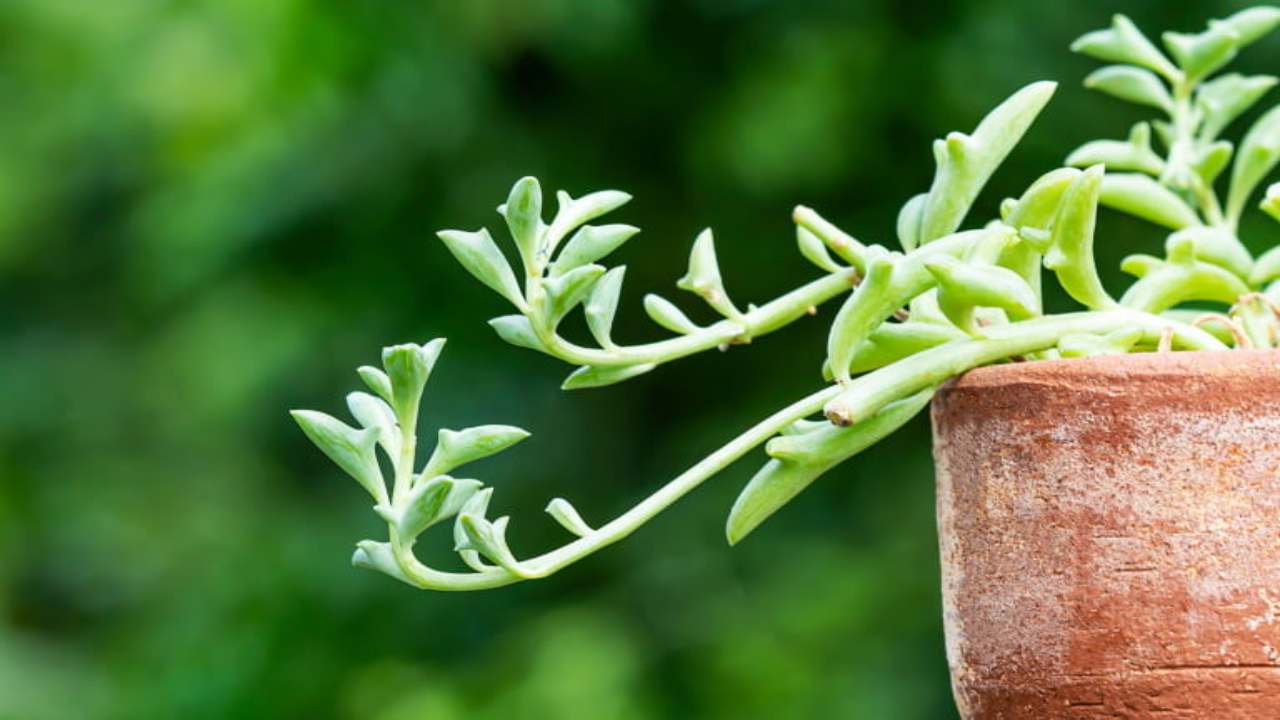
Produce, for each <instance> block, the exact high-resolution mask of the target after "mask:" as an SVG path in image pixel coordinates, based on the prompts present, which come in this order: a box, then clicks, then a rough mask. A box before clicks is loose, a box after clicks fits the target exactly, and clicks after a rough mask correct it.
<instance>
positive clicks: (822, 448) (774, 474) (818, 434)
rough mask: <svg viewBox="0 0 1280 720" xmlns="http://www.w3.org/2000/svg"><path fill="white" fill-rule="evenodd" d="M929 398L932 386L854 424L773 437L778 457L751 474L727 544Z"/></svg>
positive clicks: (771, 448)
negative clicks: (752, 475) (753, 474)
mask: <svg viewBox="0 0 1280 720" xmlns="http://www.w3.org/2000/svg"><path fill="white" fill-rule="evenodd" d="M931 397H933V390H932V389H930V390H926V391H924V392H920V393H918V394H916V395H913V396H911V397H909V398H906V399H904V400H899V401H897V402H895V403H891V404H889V405H887V406H885V407H884V408H883V409H882V410H881V411H880V412H879V413H877V414H876V415H874V416H872V417H871V418H869V419H867V420H865V421H863V422H861V423H858V424H857V425H853V426H851V427H847V428H839V427H835V426H834V425H830V424H826V425H825V426H824V427H821V428H817V429H814V430H811V431H810V432H805V433H800V434H793V435H783V436H779V437H776V438H774V439H773V440H771V441H769V446H768V449H769V454H770V455H773V456H774V459H772V460H770V461H769V462H767V463H765V466H764V467H763V468H761V469H760V471H759V472H757V473H756V474H755V476H754V477H752V478H751V481H750V482H748V483H747V486H746V487H745V488H743V490H742V493H741V494H739V495H738V499H737V500H736V501H735V502H734V504H733V509H732V510H730V511H729V520H728V522H727V523H726V525H725V536H726V537H727V538H728V540H729V544H730V545H736V544H737V543H739V542H741V541H742V539H743V538H745V537H746V536H747V535H748V534H750V533H751V531H752V530H755V529H756V528H757V527H758V526H759V525H760V523H762V522H764V521H765V520H767V519H768V518H769V516H771V515H773V514H774V513H775V512H777V511H778V509H779V508H781V507H782V506H783V505H786V504H787V503H788V502H790V501H791V499H792V498H794V497H795V496H796V495H798V494H800V492H801V491H803V490H804V489H805V488H807V487H808V486H809V485H810V484H811V483H813V481H814V480H817V479H818V478H819V477H821V476H822V475H823V474H824V473H826V472H827V471H829V470H830V469H831V468H833V467H835V466H837V465H839V464H840V463H842V462H844V461H845V460H848V459H849V458H851V457H853V456H854V455H856V454H858V453H859V452H861V451H863V450H864V449H866V448H868V447H870V446H871V445H874V444H875V443H876V442H878V441H879V440H881V439H882V438H884V437H885V436H887V435H889V434H890V433H892V432H893V431H895V430H897V429H898V428H900V427H902V426H903V425H905V424H906V423H907V421H908V420H910V419H911V418H912V417H915V415H916V414H917V413H919V412H920V411H921V410H922V409H924V407H925V405H927V404H928V402H929V399H930V398H931Z"/></svg>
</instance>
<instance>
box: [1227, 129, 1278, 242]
mask: <svg viewBox="0 0 1280 720" xmlns="http://www.w3.org/2000/svg"><path fill="white" fill-rule="evenodd" d="M1277 161H1280V107H1277V108H1272V109H1271V111H1269V112H1268V113H1267V114H1265V115H1263V116H1262V117H1261V118H1259V119H1258V122H1256V123H1254V125H1253V127H1252V128H1250V130H1249V132H1248V134H1246V135H1245V136H1244V140H1243V141H1241V143H1240V149H1239V151H1237V152H1236V162H1235V166H1234V167H1233V168H1232V169H1231V190H1230V192H1229V193H1228V195H1227V217H1228V218H1231V219H1232V220H1233V221H1234V220H1239V218H1240V214H1241V213H1242V212H1244V206H1245V203H1247V202H1248V201H1249V196H1250V195H1251V194H1253V191H1254V188H1256V187H1257V186H1258V183H1260V182H1262V180H1263V179H1264V178H1266V176H1267V175H1269V174H1271V171H1272V170H1274V169H1275V167H1276V162H1277Z"/></svg>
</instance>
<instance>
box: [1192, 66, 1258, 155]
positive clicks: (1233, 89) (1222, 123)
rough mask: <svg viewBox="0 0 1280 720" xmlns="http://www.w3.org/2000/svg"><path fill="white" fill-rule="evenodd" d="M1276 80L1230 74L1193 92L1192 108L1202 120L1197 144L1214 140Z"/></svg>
mask: <svg viewBox="0 0 1280 720" xmlns="http://www.w3.org/2000/svg"><path fill="white" fill-rule="evenodd" d="M1275 84H1276V78H1275V77H1273V76H1271V75H1256V76H1253V77H1245V76H1243V75H1240V74H1239V73H1230V74H1228V75H1223V76H1222V77H1218V78H1214V79H1213V80H1210V81H1209V82H1207V83H1205V84H1203V85H1201V86H1200V88H1199V89H1198V90H1196V106H1197V107H1198V108H1199V109H1200V112H1201V114H1202V115H1203V117H1204V121H1203V125H1201V126H1200V141H1201V142H1207V141H1210V140H1213V139H1214V138H1217V137H1218V134H1219V133H1221V132H1222V131H1223V130H1224V129H1226V127H1227V126H1228V125H1230V124H1231V123H1232V122H1233V121H1234V120H1235V119H1236V118H1238V117H1240V115H1242V114H1243V113H1244V112H1245V111H1247V110H1248V109H1249V108H1250V107H1253V105H1254V103H1256V102H1258V101H1259V100H1261V99H1262V96H1263V95H1266V94H1267V91H1268V90H1270V89H1271V88H1272V87H1274V86H1275Z"/></svg>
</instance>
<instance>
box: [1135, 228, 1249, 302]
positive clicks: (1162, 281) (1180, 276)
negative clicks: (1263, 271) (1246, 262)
mask: <svg viewBox="0 0 1280 720" xmlns="http://www.w3.org/2000/svg"><path fill="white" fill-rule="evenodd" d="M1167 247H1168V259H1167V260H1160V259H1159V258H1151V257H1149V256H1141V255H1139V256H1130V257H1127V258H1125V259H1124V261H1123V262H1122V263H1120V269H1121V270H1123V271H1125V272H1127V273H1130V274H1134V275H1137V276H1138V281H1137V282H1135V283H1134V284H1132V285H1130V286H1129V289H1128V291H1126V292H1125V294H1124V296H1123V297H1121V298H1120V304H1121V305H1124V306H1125V307H1129V308H1133V309H1135V310H1142V311H1145V312H1149V313H1160V312H1164V311H1165V310H1168V309H1169V308H1171V307H1174V306H1176V305H1181V304H1182V303H1184V302H1189V301H1192V300H1206V301H1211V302H1221V303H1227V304H1231V303H1234V302H1235V301H1236V299H1237V298H1239V297H1240V296H1241V295H1244V294H1245V293H1248V292H1249V288H1248V286H1247V285H1245V284H1244V281H1243V280H1241V279H1240V278H1238V277H1236V275H1235V274H1233V273H1232V272H1230V271H1229V270H1225V269H1223V268H1221V267H1219V266H1217V265H1213V264H1211V263H1207V262H1204V261H1203V260H1197V259H1196V256H1195V253H1196V247H1195V242H1194V241H1193V240H1192V239H1191V238H1189V237H1179V238H1176V239H1175V238H1170V240H1169V243H1168V245H1167Z"/></svg>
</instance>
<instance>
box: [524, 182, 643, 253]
mask: <svg viewBox="0 0 1280 720" xmlns="http://www.w3.org/2000/svg"><path fill="white" fill-rule="evenodd" d="M630 200H631V196H630V195H628V194H627V193H624V192H620V191H618V190H601V191H599V192H593V193H590V194H587V195H583V196H582V197H580V198H577V199H576V200H575V199H574V198H573V197H571V196H570V195H569V193H567V192H565V191H563V190H561V191H560V192H558V193H556V201H557V202H558V203H559V209H558V210H557V211H556V217H555V219H554V220H552V221H551V226H550V227H548V228H547V231H546V233H544V235H543V240H542V243H543V247H542V249H541V252H542V254H543V255H544V256H546V257H550V256H551V255H552V254H553V253H554V252H555V249H556V246H557V245H558V244H559V243H560V241H561V240H563V239H564V236H565V235H567V234H569V232H571V231H572V230H573V229H574V228H576V227H578V226H579V225H582V224H583V223H587V222H591V221H592V220H595V219H596V218H598V217H600V216H601V215H604V214H605V213H608V212H611V211H613V210H616V209H618V208H620V207H622V206H623V205H626V204H627V203H628V202H629V201H630Z"/></svg>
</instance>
